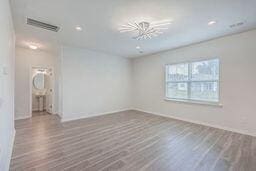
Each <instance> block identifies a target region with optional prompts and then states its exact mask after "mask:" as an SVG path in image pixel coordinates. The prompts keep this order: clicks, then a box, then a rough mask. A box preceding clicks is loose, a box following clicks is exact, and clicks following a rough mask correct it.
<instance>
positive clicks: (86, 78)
mask: <svg viewBox="0 0 256 171" xmlns="http://www.w3.org/2000/svg"><path fill="white" fill-rule="evenodd" d="M62 51H63V52H62V69H61V70H62V93H63V94H62V103H63V105H62V106H63V109H62V120H63V121H66V120H72V119H78V118H85V117H90V116H95V115H99V114H102V113H109V112H114V111H120V110H126V109H130V107H131V106H130V104H131V103H130V102H131V101H130V100H131V99H130V97H131V63H130V62H131V61H130V60H129V59H126V58H122V57H116V56H112V55H107V54H103V53H99V52H94V51H89V50H85V49H79V48H69V47H63V50H62Z"/></svg>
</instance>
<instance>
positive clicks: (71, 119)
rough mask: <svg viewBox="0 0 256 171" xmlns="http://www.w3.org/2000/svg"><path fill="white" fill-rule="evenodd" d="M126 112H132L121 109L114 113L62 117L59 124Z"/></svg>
mask: <svg viewBox="0 0 256 171" xmlns="http://www.w3.org/2000/svg"><path fill="white" fill-rule="evenodd" d="M128 110H133V109H130V108H127V109H121V110H115V111H110V112H104V113H97V114H91V115H81V116H77V115H74V117H69V118H65V117H63V115H62V117H61V122H68V121H73V120H78V119H85V118H91V117H95V116H101V115H108V114H113V113H118V112H124V111H128Z"/></svg>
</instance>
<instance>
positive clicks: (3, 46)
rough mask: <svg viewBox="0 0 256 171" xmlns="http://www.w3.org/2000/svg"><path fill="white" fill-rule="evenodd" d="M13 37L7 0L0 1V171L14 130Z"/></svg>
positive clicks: (6, 162)
mask: <svg viewBox="0 0 256 171" xmlns="http://www.w3.org/2000/svg"><path fill="white" fill-rule="evenodd" d="M14 55H15V35H14V30H13V23H12V17H11V12H10V5H9V1H8V0H1V1H0V170H1V171H7V170H9V163H10V159H11V154H12V146H13V141H14V136H15V129H14V59H15V58H14Z"/></svg>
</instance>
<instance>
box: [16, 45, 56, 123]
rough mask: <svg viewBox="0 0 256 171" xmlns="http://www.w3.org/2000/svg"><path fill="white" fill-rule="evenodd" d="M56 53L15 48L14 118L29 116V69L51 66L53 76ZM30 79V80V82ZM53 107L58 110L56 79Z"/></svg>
mask: <svg viewBox="0 0 256 171" xmlns="http://www.w3.org/2000/svg"><path fill="white" fill-rule="evenodd" d="M57 56H58V54H54V53H48V52H44V51H40V50H30V49H25V48H21V47H17V48H16V66H15V72H16V75H15V119H21V118H27V117H30V104H29V101H30V92H29V91H30V85H31V84H32V80H30V77H31V73H30V72H31V71H30V69H31V68H32V67H38V66H39V67H52V68H53V69H54V74H55V78H56V80H57V77H58V75H57V74H56V73H57V71H56V70H57V69H56V65H57ZM30 81H31V82H30ZM55 82H56V84H55V95H54V99H55V100H54V101H55V109H54V111H53V113H57V111H58V81H55Z"/></svg>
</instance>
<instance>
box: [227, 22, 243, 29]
mask: <svg viewBox="0 0 256 171" xmlns="http://www.w3.org/2000/svg"><path fill="white" fill-rule="evenodd" d="M242 25H244V22H239V23H235V24H232V25H230V26H229V27H230V28H234V27H239V26H242Z"/></svg>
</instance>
